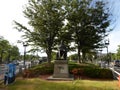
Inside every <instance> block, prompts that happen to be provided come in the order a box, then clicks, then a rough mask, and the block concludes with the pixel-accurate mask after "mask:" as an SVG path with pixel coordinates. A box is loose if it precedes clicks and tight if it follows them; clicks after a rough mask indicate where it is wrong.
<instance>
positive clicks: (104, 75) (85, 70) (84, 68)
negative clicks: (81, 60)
mask: <svg viewBox="0 0 120 90" xmlns="http://www.w3.org/2000/svg"><path fill="white" fill-rule="evenodd" d="M69 72H70V74H73V75H77V76H78V77H82V76H83V77H88V78H93V79H113V74H112V71H111V70H109V69H101V68H99V67H97V66H95V65H92V64H80V65H78V64H71V65H69Z"/></svg>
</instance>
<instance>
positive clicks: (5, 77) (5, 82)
mask: <svg viewBox="0 0 120 90" xmlns="http://www.w3.org/2000/svg"><path fill="white" fill-rule="evenodd" d="M8 79H9V78H8V72H5V75H4V85H8Z"/></svg>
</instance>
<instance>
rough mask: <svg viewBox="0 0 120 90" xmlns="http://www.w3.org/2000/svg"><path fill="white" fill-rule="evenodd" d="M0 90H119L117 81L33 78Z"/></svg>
mask: <svg viewBox="0 0 120 90" xmlns="http://www.w3.org/2000/svg"><path fill="white" fill-rule="evenodd" d="M0 90H1V89H0ZM2 90H120V87H119V86H118V81H94V80H74V81H46V80H41V79H39V78H35V79H17V80H16V81H15V83H13V84H11V85H8V86H5V87H4V89H2Z"/></svg>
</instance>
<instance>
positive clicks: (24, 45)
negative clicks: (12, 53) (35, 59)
mask: <svg viewBox="0 0 120 90" xmlns="http://www.w3.org/2000/svg"><path fill="white" fill-rule="evenodd" d="M23 47H24V61H23V65H24V68H26V67H25V59H26V47H27V43H25V42H23Z"/></svg>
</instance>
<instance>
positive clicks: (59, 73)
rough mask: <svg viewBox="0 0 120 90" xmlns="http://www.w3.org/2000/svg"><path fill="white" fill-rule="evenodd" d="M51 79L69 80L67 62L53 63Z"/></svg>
mask: <svg viewBox="0 0 120 90" xmlns="http://www.w3.org/2000/svg"><path fill="white" fill-rule="evenodd" d="M53 78H69V70H68V62H67V60H56V61H55V63H54V73H53Z"/></svg>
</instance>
